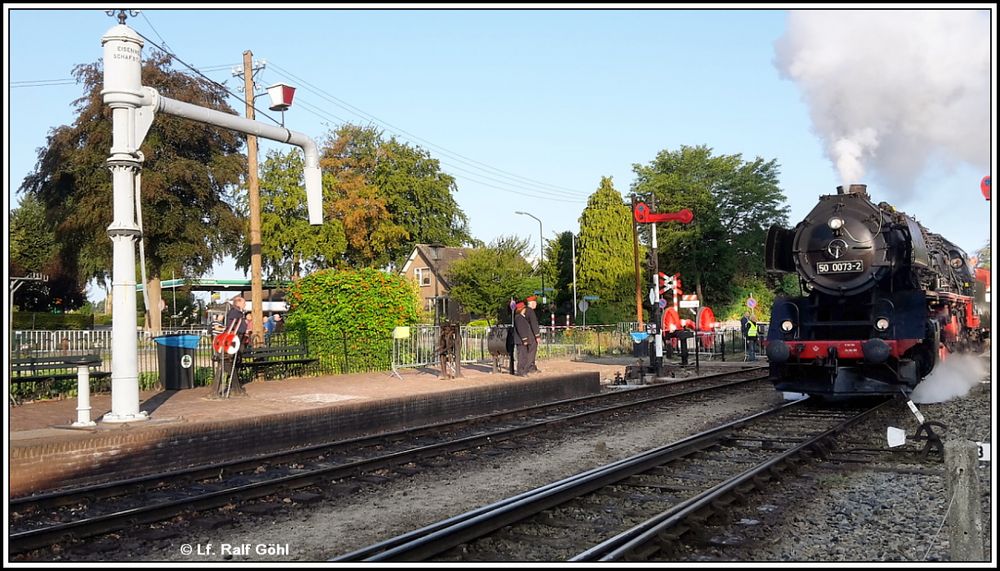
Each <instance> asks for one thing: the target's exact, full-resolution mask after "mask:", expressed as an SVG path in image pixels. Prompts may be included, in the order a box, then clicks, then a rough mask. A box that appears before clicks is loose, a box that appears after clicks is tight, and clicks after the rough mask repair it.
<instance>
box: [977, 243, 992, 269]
mask: <svg viewBox="0 0 1000 571" xmlns="http://www.w3.org/2000/svg"><path fill="white" fill-rule="evenodd" d="M976 267H978V268H986V269H992V268H993V251H992V249H991V247H990V244H989V243H987V244H986V245H985V246H983V247H982V248H980V249H979V250H978V251H977V252H976Z"/></svg>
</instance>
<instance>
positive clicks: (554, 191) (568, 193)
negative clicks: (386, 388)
mask: <svg viewBox="0 0 1000 571" xmlns="http://www.w3.org/2000/svg"><path fill="white" fill-rule="evenodd" d="M144 18H145V20H146V21H147V23H148V22H149V18H146V17H145V16H144ZM150 28H152V29H153V31H154V33H156V35H157V36H158V37H159V38H160V39H161V41H162V43H163V45H162V46H161V45H159V44H157V43H156V42H154V41H152V40H151V39H149V38H148V37H146V36H144V35H143V34H142V33H141V32H138V31H136V33H137V34H138V35H139V36H140V37H141V38H143V39H144V40H146V41H147V42H148V43H149V44H150V45H151V46H153V47H155V48H156V49H158V50H160V51H161V52H163V53H165V54H167V55H169V56H170V57H171V58H173V59H176V60H177V61H178V62H179V63H181V64H182V65H184V66H185V67H186V68H188V69H189V70H191V71H192V72H194V73H195V74H197V75H198V76H199V77H201V78H203V79H204V80H206V81H208V82H210V83H212V84H213V85H216V86H218V87H219V88H221V89H223V90H225V91H226V93H229V94H230V96H232V97H233V98H235V99H236V100H238V101H240V102H242V103H243V104H244V105H246V103H247V101H246V99H244V98H243V97H240V96H239V95H237V94H236V93H234V92H233V90H232V89H230V88H229V87H228V86H226V85H225V84H224V83H219V82H218V81H215V80H213V79H212V78H210V77H208V76H206V75H205V74H204V73H203V71H202V70H200V69H198V68H196V67H194V66H193V65H191V64H188V63H187V62H185V61H184V60H183V59H181V58H180V57H178V56H177V55H176V54H175V53H173V52H171V51H170V50H169V49H167V47H165V46H166V41H165V40H163V37H162V36H161V35H160V34H159V32H157V31H156V29H155V28H153V26H152V24H151V23H150ZM268 65H269V66H271V67H272V68H274V69H275V70H276V71H277V73H278V75H281V76H283V77H286V78H288V79H291V80H292V81H295V82H297V83H300V84H301V85H303V86H305V89H306V90H308V91H311V92H313V93H316V94H317V95H319V96H320V97H321V98H323V99H326V100H327V101H328V102H330V103H333V104H335V105H337V106H338V107H341V108H343V109H346V110H348V111H350V112H352V113H354V114H356V115H358V116H360V117H363V118H366V119H367V120H369V121H371V122H374V123H376V124H378V125H380V126H384V127H386V128H388V129H390V130H392V132H397V131H398V134H399V136H401V137H403V136H404V135H405V136H406V137H405V138H412V139H416V140H419V141H422V142H424V143H425V144H427V145H429V146H432V147H434V148H435V149H438V150H439V151H440V152H442V153H444V154H447V155H452V156H454V157H457V158H453V159H449V160H455V161H458V162H460V163H465V164H467V165H471V166H472V168H476V169H480V170H482V169H484V168H485V169H490V170H492V171H496V172H497V173H500V174H499V175H494V174H493V173H478V172H472V171H469V170H468V169H465V168H462V167H458V166H457V165H455V164H452V163H450V162H446V161H444V160H440V159H439V162H440V163H441V164H442V165H445V166H447V167H448V168H450V169H454V170H457V171H461V172H464V173H466V174H464V175H462V176H464V177H467V178H469V180H471V181H472V182H474V183H476V184H480V185H483V186H487V187H490V188H495V189H497V190H500V191H504V192H510V193H512V194H517V195H520V196H527V197H530V198H539V199H543V200H555V201H560V202H586V199H587V196H588V193H585V192H582V191H578V190H573V189H569V188H567V187H560V186H557V185H553V184H549V183H544V182H539V181H536V180H533V179H530V178H527V177H523V176H520V175H517V174H514V173H510V172H508V171H505V170H503V169H498V168H496V167H492V166H490V165H487V164H486V163H482V162H480V161H477V160H475V159H471V158H468V157H465V156H464V155H461V154H459V153H455V152H453V151H450V150H448V149H445V148H443V147H440V146H439V145H435V144H434V143H431V142H430V141H427V140H426V139H423V138H421V137H418V136H416V135H413V134H412V133H409V132H408V131H406V130H404V129H400V128H399V127H396V126H394V125H392V124H391V123H388V122H386V121H383V120H381V119H379V118H378V117H376V116H374V115H371V114H370V113H367V112H365V111H364V110H362V109H359V108H357V107H355V106H353V105H351V104H350V103H347V102H346V101H343V100H341V99H339V98H337V97H335V96H333V95H331V94H329V93H327V92H326V91H324V90H322V89H320V88H318V87H316V86H314V85H313V84H312V83H310V82H308V81H306V80H305V79H302V78H300V77H298V76H296V75H294V74H292V73H291V72H289V71H287V70H285V69H284V68H282V67H281V66H278V65H276V64H274V63H273V62H272V61H269V62H268ZM212 67H215V68H217V69H219V70H221V69H224V66H212ZM206 70H207V68H206ZM297 103H299V104H304V105H305V106H309V107H313V109H307V111H309V112H311V113H313V114H314V115H317V116H319V117H320V118H325V119H329V118H330V117H333V118H334V119H336V120H338V121H340V122H342V123H351V122H350V121H347V120H345V119H343V118H342V117H339V116H337V115H334V114H333V113H330V112H329V111H325V110H320V108H318V107H316V106H315V105H310V104H308V103H306V102H304V101H302V100H301V99H299V100H298V101H297ZM254 109H255V111H257V112H258V113H260V114H261V115H263V116H264V117H266V118H267V119H269V120H270V121H272V122H273V123H275V124H276V125H281V124H282V122H281V121H278V120H276V119H275V118H273V117H271V116H270V115H268V114H267V113H264V112H262V111H260V110H259V109H257V108H256V106H254ZM453 176H454V175H453ZM495 176H501V177H506V178H510V179H513V180H516V179H521V180H523V181H526V182H527V183H528V184H531V185H534V186H536V187H538V188H531V187H528V186H525V185H524V184H523V183H517V184H515V183H513V182H511V181H510V180H500V179H497V178H494V177H495ZM472 177H479V178H486V179H487V180H492V181H494V182H498V183H500V184H503V185H506V186H496V185H494V184H490V183H488V182H483V181H482V180H476V178H472ZM456 178H457V177H456ZM510 186H516V187H517V188H520V189H522V190H527V191H530V192H519V191H517V190H513V189H511V188H509V187H510ZM544 187H548V188H544Z"/></svg>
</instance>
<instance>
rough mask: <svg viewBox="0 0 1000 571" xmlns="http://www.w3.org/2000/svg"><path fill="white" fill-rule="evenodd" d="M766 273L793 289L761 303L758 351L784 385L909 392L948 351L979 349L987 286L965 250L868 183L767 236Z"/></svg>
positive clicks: (826, 199) (821, 391)
mask: <svg viewBox="0 0 1000 571" xmlns="http://www.w3.org/2000/svg"><path fill="white" fill-rule="evenodd" d="M765 264H766V267H767V269H768V270H769V271H776V272H795V273H797V274H798V277H799V285H800V295H799V296H797V297H779V298H777V299H776V300H775V302H774V305H773V306H772V310H771V321H770V327H769V329H768V334H767V339H766V341H765V344H766V347H765V349H766V354H767V357H768V361H769V363H770V378H771V381H772V382H773V383H774V385H775V388H777V389H778V390H782V391H790V392H799V393H807V394H812V395H820V396H826V397H855V396H867V395H891V394H899V393H902V394H905V395H909V394H910V392H911V391H912V390H913V388H914V387H915V386H916V385H917V384H918V383H919V382H920V381H921V380H922V379H923V378H924V377H926V376H927V375H928V374H929V373H930V372H931V371H932V370H933V369H934V367H935V365H936V364H937V363H938V362H939V360H940V359H942V358H944V357H945V356H946V355H947V354H948V353H950V352H959V351H978V352H981V351H982V349H983V343H984V340H985V338H986V336H987V333H986V331H985V330H984V328H983V320H982V314H983V312H984V311H987V308H986V304H985V286H984V284H983V283H982V282H980V281H977V280H976V279H975V273H974V271H973V268H972V267H971V266H970V264H969V259H968V256H967V255H966V254H965V252H964V251H962V249H961V248H959V247H958V246H956V245H955V244H953V243H951V242H949V241H948V240H946V239H945V238H943V237H941V236H939V235H937V234H933V233H931V232H929V231H928V230H927V229H926V228H924V227H923V226H922V225H921V224H920V223H919V222H917V221H916V220H915V219H913V218H912V217H910V216H907V215H906V214H905V213H903V212H900V211H897V210H895V209H894V208H893V207H891V206H890V205H888V204H886V203H885V202H882V203H879V204H875V203H873V202H872V201H871V199H870V198H869V195H868V190H867V186H866V185H861V184H854V185H850V187H849V188H847V189H846V190H845V189H844V188H843V187H837V194H833V195H825V196H820V197H819V202H818V203H817V204H816V206H815V207H814V208H813V209H812V211H811V212H809V214H808V215H807V216H806V217H805V219H803V220H802V221H801V222H800V223H799V224H798V225H797V226H796V227H795V228H794V229H786V228H781V227H777V226H772V227H771V228H770V230H769V231H768V234H767V241H766V245H765Z"/></svg>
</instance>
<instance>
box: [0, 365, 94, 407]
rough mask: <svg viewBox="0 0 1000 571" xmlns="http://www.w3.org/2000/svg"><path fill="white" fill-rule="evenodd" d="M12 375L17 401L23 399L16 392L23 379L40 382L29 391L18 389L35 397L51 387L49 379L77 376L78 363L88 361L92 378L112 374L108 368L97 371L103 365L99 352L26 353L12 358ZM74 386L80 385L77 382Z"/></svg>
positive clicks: (56, 379) (16, 402)
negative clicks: (43, 355)
mask: <svg viewBox="0 0 1000 571" xmlns="http://www.w3.org/2000/svg"><path fill="white" fill-rule="evenodd" d="M10 365H11V376H10V386H9V392H10V400H11V403H13V404H15V405H17V404H20V403H21V399H19V398H18V397H17V395H16V394H15V390H14V386H15V385H21V384H23V383H38V386H37V387H29V389H28V390H27V391H22V390H20V389H19V390H18V391H16V392H18V393H21V392H27V393H28V394H27V395H23V394H22V395H21V396H22V397H24V396H28V397H31V398H33V399H37V398H40V397H42V396H46V395H45V394H44V393H45V392H47V391H48V390H50V388H49V387H48V384H49V383H52V382H55V381H65V380H73V381H76V380H77V375H78V372H77V367H79V366H81V365H86V366H87V367H88V368H90V380H94V379H104V378H108V377H110V376H111V373H110V372H108V371H95V370H93V369H94V367H100V366H101V357H100V356H99V355H59V356H51V355H50V356H46V357H24V358H19V359H11V361H10ZM73 386H74V387H75V386H76V385H73Z"/></svg>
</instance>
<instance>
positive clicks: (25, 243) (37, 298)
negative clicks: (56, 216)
mask: <svg viewBox="0 0 1000 571" xmlns="http://www.w3.org/2000/svg"><path fill="white" fill-rule="evenodd" d="M9 268H10V275H11V276H12V277H20V276H27V275H28V274H30V273H41V274H44V275H45V277H46V280H45V281H25V282H23V283H22V284H21V285H20V286H19V287H18V289H17V291H16V292H14V304H15V305H16V306H17V307H18V308H19V309H22V310H25V311H68V310H72V309H77V308H79V307H81V306H82V305H83V304H84V303H85V302H86V296H85V295H84V292H83V288H82V285H81V283H80V280H78V279H77V277H76V274H75V272H74V270H75V268H73V267H67V266H66V265H65V264H64V262H63V259H62V255H61V253H60V251H59V246H58V244H57V243H56V237H55V233H54V232H53V231H52V224H51V223H50V222H49V220H47V219H46V218H45V207H44V206H43V205H42V203H41V202H39V201H38V199H36V198H35V197H33V196H31V195H28V196H25V197H24V198H23V199H22V200H21V203H20V204H19V205H18V207H17V208H15V209H14V210H12V211H11V215H10V266H9Z"/></svg>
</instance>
